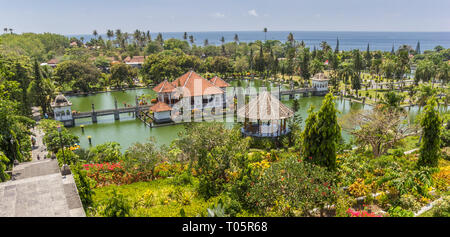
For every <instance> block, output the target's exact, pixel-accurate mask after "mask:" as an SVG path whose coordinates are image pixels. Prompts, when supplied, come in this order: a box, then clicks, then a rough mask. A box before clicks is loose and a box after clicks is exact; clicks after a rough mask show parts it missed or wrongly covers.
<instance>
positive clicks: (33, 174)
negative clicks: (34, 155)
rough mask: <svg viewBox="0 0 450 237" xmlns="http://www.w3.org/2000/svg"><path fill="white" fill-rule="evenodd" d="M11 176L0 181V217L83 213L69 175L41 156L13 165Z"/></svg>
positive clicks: (63, 215)
mask: <svg viewBox="0 0 450 237" xmlns="http://www.w3.org/2000/svg"><path fill="white" fill-rule="evenodd" d="M13 175H14V177H15V180H10V181H7V182H3V183H0V200H1V201H0V217H15V216H16V217H84V216H86V214H85V212H84V210H83V206H82V204H81V200H80V198H79V196H78V192H77V187H76V185H75V180H74V179H73V176H72V175H66V176H62V175H61V173H60V171H59V166H58V161H56V160H52V159H45V160H40V161H31V162H25V163H22V164H20V165H18V166H16V167H14V170H13Z"/></svg>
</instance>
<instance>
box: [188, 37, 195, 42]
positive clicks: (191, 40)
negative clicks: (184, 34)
mask: <svg viewBox="0 0 450 237" xmlns="http://www.w3.org/2000/svg"><path fill="white" fill-rule="evenodd" d="M189 41H190V42H191V44H194V42H195V41H194V36H193V35H190V36H189Z"/></svg>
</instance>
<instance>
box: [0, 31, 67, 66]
mask: <svg viewBox="0 0 450 237" xmlns="http://www.w3.org/2000/svg"><path fill="white" fill-rule="evenodd" d="M0 45H2V46H3V47H4V50H5V51H7V52H16V53H18V54H21V55H26V56H29V57H31V58H34V59H36V60H39V61H44V60H49V59H51V58H52V57H53V56H54V55H58V54H62V53H63V52H64V48H67V47H68V46H69V39H68V38H67V37H65V36H63V35H57V34H51V33H43V34H35V33H24V34H3V35H0Z"/></svg>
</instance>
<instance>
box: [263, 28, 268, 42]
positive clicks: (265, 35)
mask: <svg viewBox="0 0 450 237" xmlns="http://www.w3.org/2000/svg"><path fill="white" fill-rule="evenodd" d="M263 32H264V41H266V40H267V28H266V27H264V30H263Z"/></svg>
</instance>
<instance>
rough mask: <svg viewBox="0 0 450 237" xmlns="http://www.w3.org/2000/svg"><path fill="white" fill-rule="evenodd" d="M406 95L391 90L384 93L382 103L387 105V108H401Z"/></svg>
mask: <svg viewBox="0 0 450 237" xmlns="http://www.w3.org/2000/svg"><path fill="white" fill-rule="evenodd" d="M403 99H404V96H403V95H401V94H398V93H396V92H394V91H389V92H387V93H385V94H384V97H383V100H382V102H381V103H382V104H384V105H386V106H387V108H395V109H397V108H399V107H400V103H401V102H402V101H403Z"/></svg>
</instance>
